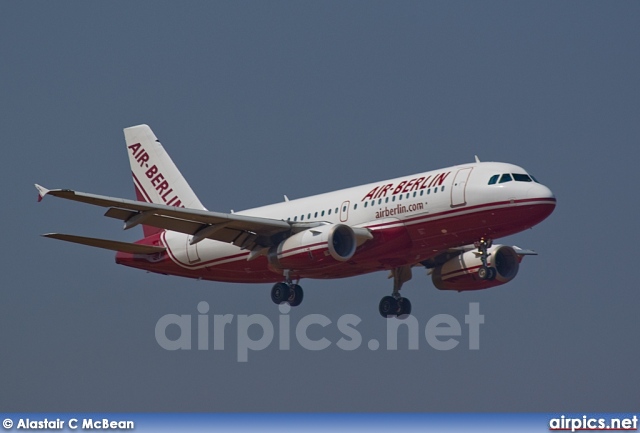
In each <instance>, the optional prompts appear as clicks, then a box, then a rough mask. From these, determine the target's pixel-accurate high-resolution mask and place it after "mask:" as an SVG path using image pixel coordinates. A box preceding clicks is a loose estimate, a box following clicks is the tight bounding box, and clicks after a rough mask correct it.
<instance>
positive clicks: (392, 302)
mask: <svg viewBox="0 0 640 433" xmlns="http://www.w3.org/2000/svg"><path fill="white" fill-rule="evenodd" d="M378 311H380V315H381V316H382V317H384V318H385V319H386V318H387V317H388V316H396V315H397V314H398V301H396V298H394V297H393V296H385V297H384V298H382V299H381V300H380V305H378Z"/></svg>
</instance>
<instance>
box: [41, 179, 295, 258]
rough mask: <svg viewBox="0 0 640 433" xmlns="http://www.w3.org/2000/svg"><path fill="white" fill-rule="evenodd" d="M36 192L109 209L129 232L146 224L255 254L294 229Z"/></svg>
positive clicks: (60, 192)
mask: <svg viewBox="0 0 640 433" xmlns="http://www.w3.org/2000/svg"><path fill="white" fill-rule="evenodd" d="M36 188H37V189H38V193H39V200H42V198H43V197H44V196H46V195H51V196H54V197H60V198H64V199H67V200H73V201H79V202H81V203H88V204H92V205H95V206H101V207H106V208H109V209H108V210H107V212H106V213H105V216H108V217H110V218H115V219H119V220H122V221H124V228H125V230H126V229H130V228H132V227H135V226H137V225H138V224H145V225H149V226H153V227H158V228H161V229H166V230H172V231H176V232H180V233H186V234H189V235H192V236H193V238H192V239H191V243H192V244H195V243H198V242H200V241H202V240H203V239H214V240H217V241H221V242H230V243H233V244H234V245H237V246H239V247H241V248H243V249H250V250H253V249H254V248H265V247H269V246H272V245H276V244H278V243H279V242H280V241H282V239H284V238H285V237H287V236H288V235H289V234H291V232H292V229H293V226H292V225H291V224H289V223H288V222H286V221H283V220H275V219H270V218H260V217H253V216H246V215H237V214H226V213H221V212H211V211H207V210H198V209H186V208H178V207H173V206H167V205H162V204H155V203H146V202H140V201H135V200H126V199H122V198H116V197H107V196H101V195H95V194H87V193H83V192H77V191H72V190H68V189H54V190H48V189H46V188H44V187H42V186H40V185H36Z"/></svg>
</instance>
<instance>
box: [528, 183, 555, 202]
mask: <svg viewBox="0 0 640 433" xmlns="http://www.w3.org/2000/svg"><path fill="white" fill-rule="evenodd" d="M527 197H528V198H543V199H545V198H546V199H553V200H554V201H555V198H556V196H555V195H554V194H553V192H552V191H551V190H550V189H549V188H547V187H546V186H544V185H542V184H540V183H536V184H533V185H531V187H530V188H529V189H528V190H527Z"/></svg>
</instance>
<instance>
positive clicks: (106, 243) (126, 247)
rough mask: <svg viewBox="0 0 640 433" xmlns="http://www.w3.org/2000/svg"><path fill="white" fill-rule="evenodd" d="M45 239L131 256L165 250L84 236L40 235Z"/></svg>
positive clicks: (163, 249)
mask: <svg viewBox="0 0 640 433" xmlns="http://www.w3.org/2000/svg"><path fill="white" fill-rule="evenodd" d="M42 236H44V237H45V238H51V239H58V240H61V241H66V242H73V243H74V244H81V245H88V246H90V247H96V248H102V249H105V250H111V251H121V252H124V253H132V254H154V253H161V252H163V251H165V250H166V248H165V247H157V246H153V245H140V244H133V243H129V242H120V241H112V240H109V239H98V238H88V237H85V236H75V235H66V234H62V233H47V234H45V235H42Z"/></svg>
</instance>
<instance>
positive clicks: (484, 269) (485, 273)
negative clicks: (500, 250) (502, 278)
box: [473, 238, 497, 280]
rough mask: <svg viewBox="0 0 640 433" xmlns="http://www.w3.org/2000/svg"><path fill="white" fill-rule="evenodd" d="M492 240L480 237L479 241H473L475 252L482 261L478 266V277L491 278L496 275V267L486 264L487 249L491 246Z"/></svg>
mask: <svg viewBox="0 0 640 433" xmlns="http://www.w3.org/2000/svg"><path fill="white" fill-rule="evenodd" d="M492 244H493V241H492V240H491V239H485V238H480V240H479V241H477V242H474V244H473V246H474V247H476V248H477V249H478V252H477V253H476V254H477V255H478V256H479V257H480V261H481V262H482V266H480V268H478V278H480V279H481V280H493V279H494V278H495V277H496V273H497V271H496V268H493V267H491V266H489V265H487V259H488V258H489V253H488V252H487V250H488V249H489V248H491V245H492Z"/></svg>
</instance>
